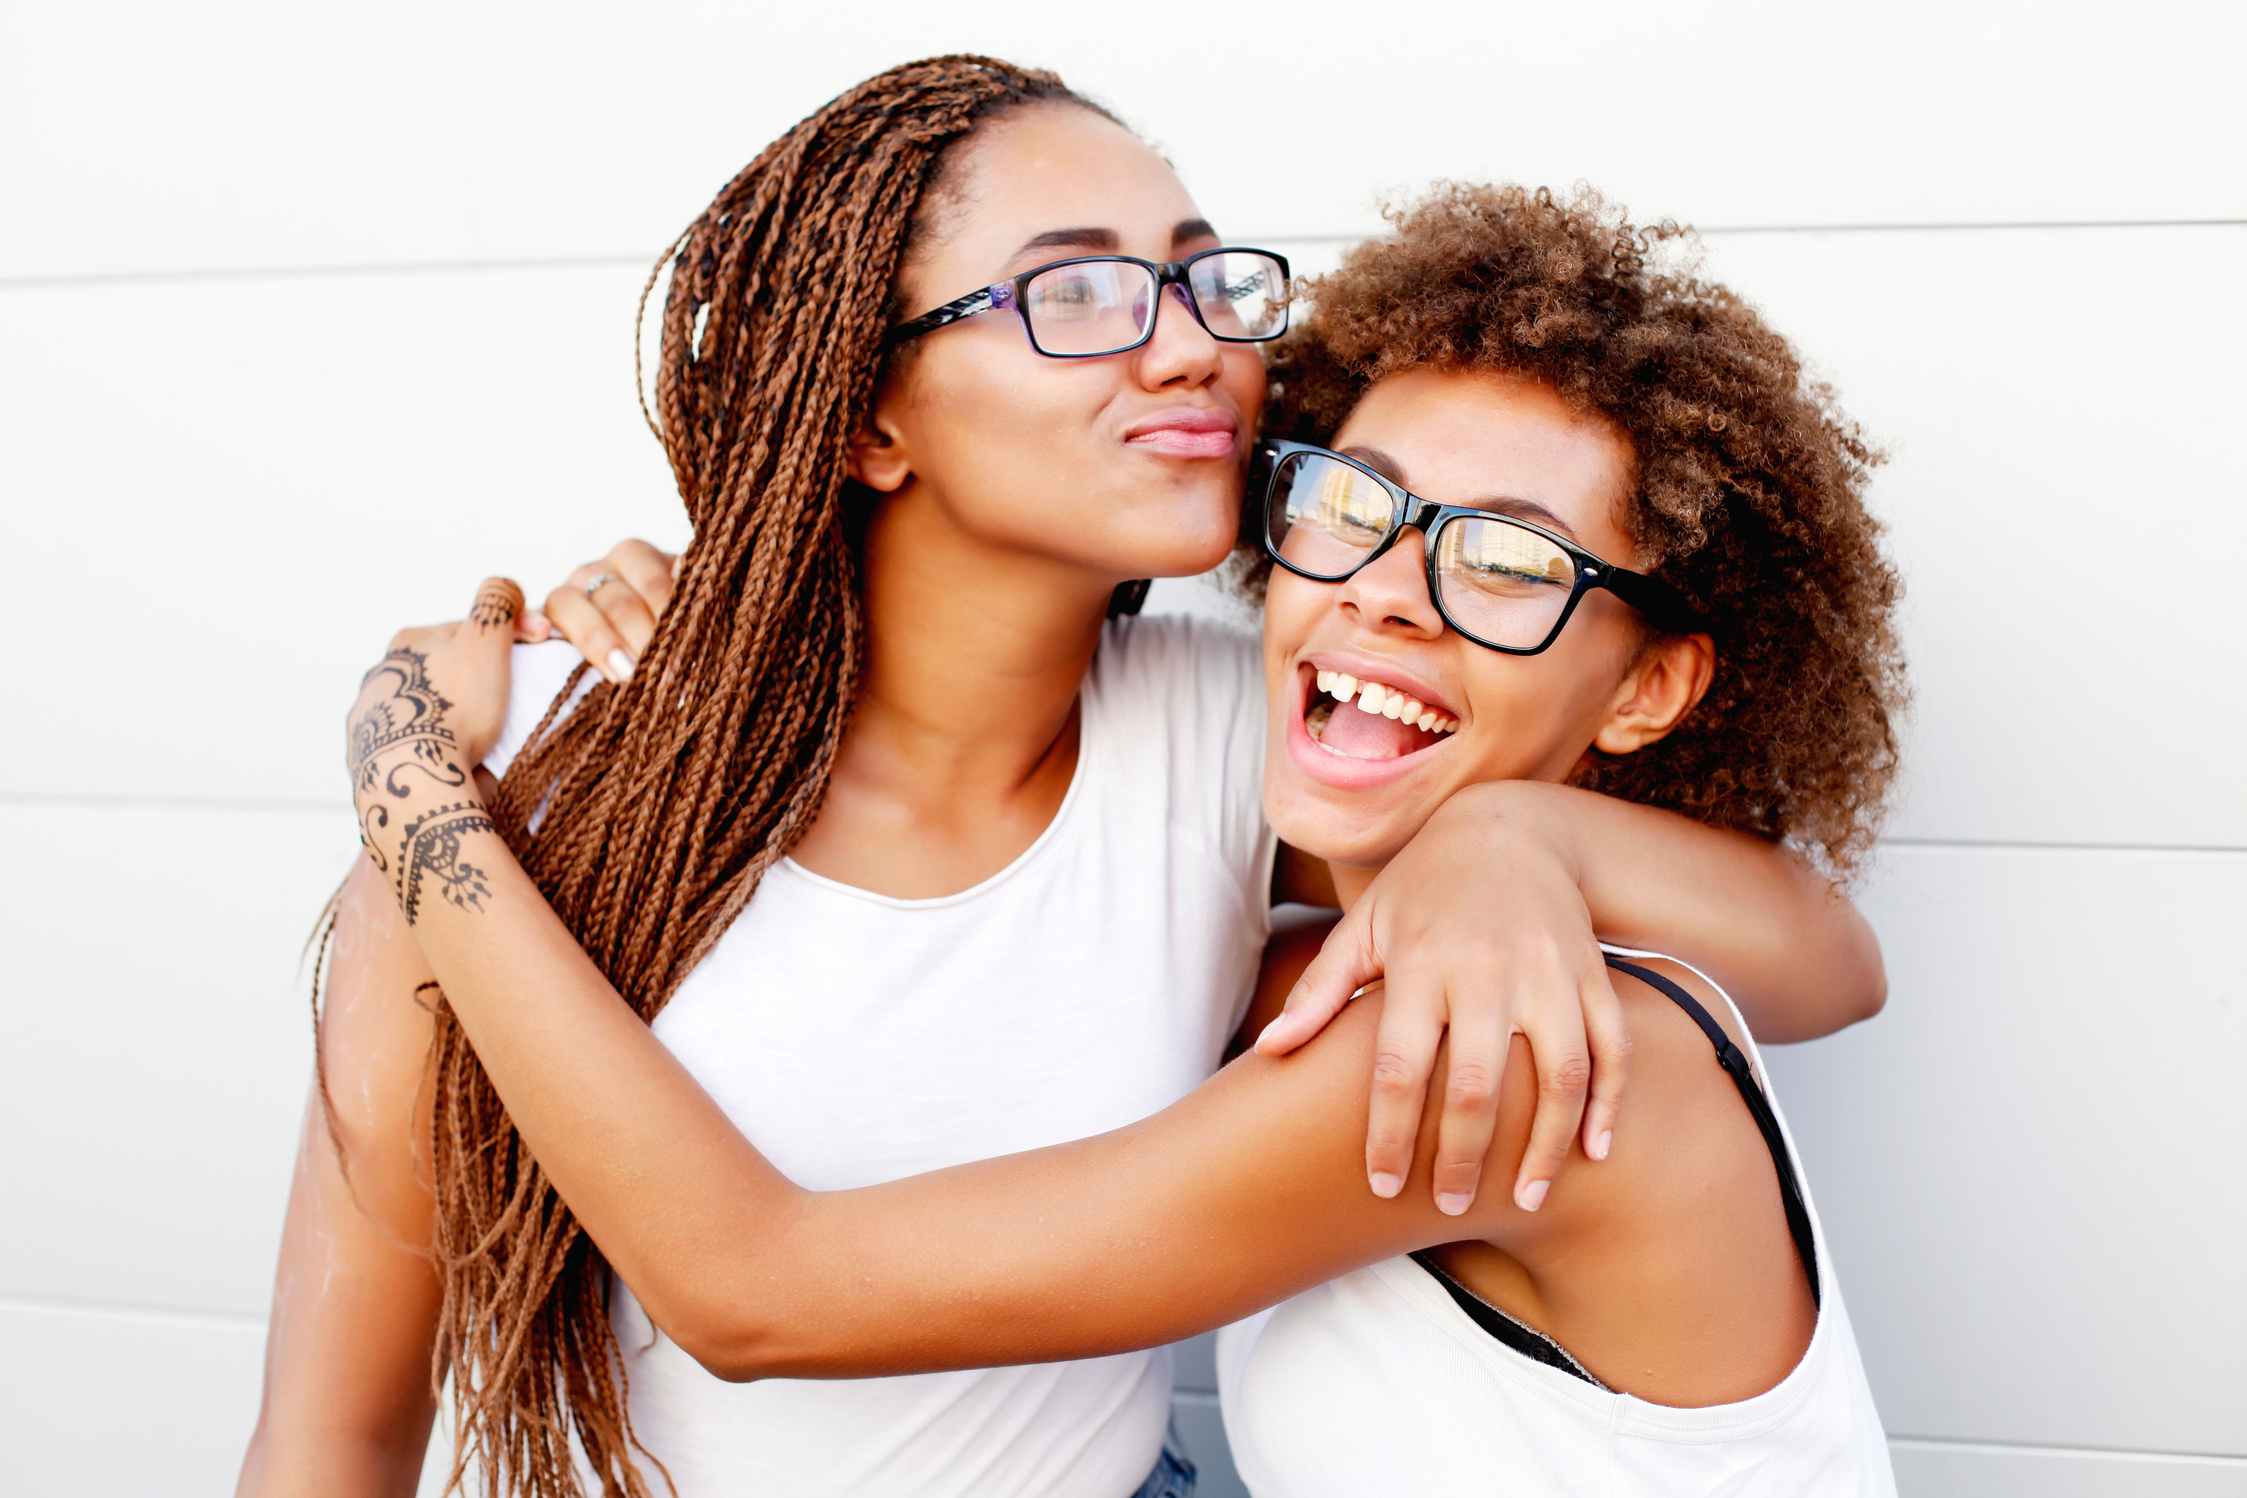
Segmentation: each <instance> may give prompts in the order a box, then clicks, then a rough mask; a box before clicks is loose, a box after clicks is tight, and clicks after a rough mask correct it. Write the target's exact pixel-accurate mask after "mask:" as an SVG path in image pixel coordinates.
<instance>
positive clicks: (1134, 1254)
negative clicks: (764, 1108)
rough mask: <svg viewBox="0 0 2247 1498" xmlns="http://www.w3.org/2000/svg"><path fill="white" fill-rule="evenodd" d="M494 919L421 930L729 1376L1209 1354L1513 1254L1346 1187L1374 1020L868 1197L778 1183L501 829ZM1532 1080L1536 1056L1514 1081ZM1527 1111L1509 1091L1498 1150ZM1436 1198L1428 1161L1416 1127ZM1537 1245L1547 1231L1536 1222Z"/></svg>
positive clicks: (491, 844) (534, 1120) (600, 1235)
mask: <svg viewBox="0 0 2247 1498" xmlns="http://www.w3.org/2000/svg"><path fill="white" fill-rule="evenodd" d="M457 857H458V858H459V859H460V860H461V861H463V862H464V863H466V864H471V865H473V866H474V867H475V869H476V870H477V872H478V874H479V875H480V876H481V881H482V883H483V885H484V887H485V890H486V893H485V895H484V896H483V897H482V898H481V899H480V900H479V902H478V904H479V905H480V907H481V909H480V910H477V909H468V908H464V907H460V906H455V905H452V904H449V903H447V902H443V901H429V902H424V903H423V904H422V905H420V906H419V908H418V913H417V916H416V921H415V925H414V932H415V934H416V936H417V937H418V939H419V941H420V943H421V945H422V947H423V949H424V951H425V952H427V953H428V955H429V957H430V959H431V963H432V966H433V967H434V969H435V970H436V972H437V974H438V977H439V979H440V980H441V981H442V982H443V984H444V987H445V995H446V999H447V1001H448V1002H449V1003H450V1004H451V1006H452V1009H453V1011H454V1013H455V1014H456V1015H458V1016H459V1018H460V1020H461V1023H462V1024H463V1025H464V1026H465V1027H466V1029H467V1031H468V1034H469V1038H470V1039H471V1040H472V1041H473V1043H474V1044H475V1045H476V1048H477V1053H478V1055H479V1056H480V1057H481V1058H482V1060H483V1062H484V1066H485V1069H486V1071H487V1073H488V1074H489V1075H490V1076H491V1078H492V1081H493V1083H494V1085H495V1086H496V1087H497V1088H498V1090H499V1093H500V1095H501V1097H502V1098H504V1099H505V1100H506V1102H507V1105H508V1111H509V1114H510V1116H511V1117H512V1118H513V1119H514V1121H515V1124H516V1127H517V1128H518V1129H520V1130H521V1131H522V1133H523V1135H524V1137H525V1139H526V1140H527V1142H528V1143H529V1145H530V1148H531V1150H532V1152H533V1153H534V1154H536V1155H537V1157H538V1159H539V1162H540V1163H541V1165H543V1166H544V1167H545V1169H546V1170H547V1172H548V1174H549V1175H550V1176H551V1177H552V1179H553V1180H554V1182H555V1185H556V1186H557V1188H558V1189H559V1190H560V1191H561V1193H562V1195H563V1197H564V1198H565V1199H566V1200H567V1201H568V1202H569V1203H570V1207H571V1210H572V1211H573V1212H575V1213H576V1215H577V1217H578V1220H579V1221H580V1222H581V1223H583V1224H584V1225H585V1227H586V1229H587V1231H588V1232H589V1233H591V1235H592V1236H593V1239H594V1241H595V1242H596V1243H597V1244H598V1245H599V1246H600V1249H601V1251H602V1253H603V1254H604V1255H605V1256H606V1257H607V1258H608V1260H609V1262H610V1263H611V1264H612V1265H613V1266H614V1267H615V1269H616V1270H617V1272H618V1273H619V1274H620V1275H621V1276H622V1277H623V1279H624V1281H625V1283H627V1284H628V1285H630V1286H631V1287H632V1290H633V1292H634V1294H635V1295H637V1296H638V1297H639V1299H640V1301H641V1303H642V1304H643V1306H644V1307H645V1308H646V1309H647V1311H648V1313H649V1315H650V1316H651V1317H653V1319H654V1320H655V1322H656V1324H657V1325H659V1326H661V1327H662V1328H663V1329H664V1330H665V1332H666V1333H668V1334H669V1335H670V1336H671V1337H672V1338H673V1339H674V1340H676V1341H677V1342H678V1343H679V1344H680V1345H681V1346H682V1347H683V1348H684V1349H686V1351H688V1352H689V1353H690V1354H691V1355H693V1356H694V1357H695V1358H697V1359H698V1360H699V1361H701V1362H702V1363H703V1364H704V1366H706V1367H708V1368H709V1369H710V1370H711V1371H712V1372H714V1373H717V1374H718V1375H719V1376H721V1377H726V1378H735V1379H742V1378H757V1377H775V1376H783V1377H828V1378H835V1377H864V1376H871V1375H878V1374H891V1373H904V1372H917V1371H926V1370H931V1369H939V1368H955V1367H979V1366H989V1365H995V1364H1006V1363H1015V1362H1026V1361H1041V1360H1047V1359H1055V1358H1068V1357H1088V1356H1096V1355H1100V1354H1104V1353H1110V1352H1117V1351H1122V1350H1125V1349H1129V1348H1137V1347H1147V1346H1153V1345H1157V1344H1160V1343H1163V1342H1167V1341H1171V1340H1174V1339H1176V1338H1178V1337H1180V1336H1185V1335H1188V1334H1191V1333H1194V1332H1199V1331H1205V1330H1208V1329H1209V1328H1211V1327H1214V1326H1218V1325H1222V1324H1224V1323H1225V1322H1227V1321H1230V1320H1234V1319H1237V1318H1238V1317H1239V1316H1241V1315H1244V1314H1246V1313H1248V1312H1249V1311H1252V1310H1255V1309H1257V1308H1258V1307H1261V1306H1264V1305H1268V1304H1271V1303H1273V1302H1274V1301H1277V1300H1280V1299H1283V1298H1285V1297H1286V1296H1288V1295H1290V1294H1293V1293H1295V1292H1297V1291H1299V1290H1302V1289H1305V1288H1308V1287H1309V1286H1311V1285H1314V1284H1318V1283H1320V1282H1322V1281H1324V1280H1327V1279H1331V1278H1332V1277H1334V1276H1335V1275H1337V1274H1340V1273H1343V1272H1345V1271H1347V1270H1349V1269H1351V1268H1354V1267H1356V1266H1358V1265H1361V1264H1364V1263H1368V1262H1371V1261H1372V1260H1375V1259H1379V1258H1384V1257H1387V1256H1389V1255H1392V1254H1395V1253H1397V1252H1400V1251H1402V1250H1405V1249H1409V1248H1416V1247H1423V1246H1427V1245H1429V1244H1434V1243H1440V1242H1448V1241H1452V1240H1454V1239H1458V1238H1460V1237H1463V1236H1482V1237H1503V1236H1505V1235H1506V1234H1508V1233H1510V1232H1513V1231H1516V1230H1518V1229H1519V1228H1520V1225H1521V1223H1522V1222H1523V1221H1524V1219H1525V1214H1522V1213H1520V1212H1519V1211H1518V1210H1517V1209H1515V1208H1514V1207H1513V1206H1512V1205H1511V1204H1510V1203H1508V1202H1506V1201H1505V1200H1504V1198H1502V1197H1500V1196H1499V1195H1498V1194H1496V1193H1491V1194H1489V1197H1488V1200H1487V1203H1486V1204H1485V1205H1484V1206H1482V1207H1479V1208H1478V1209H1476V1211H1475V1212H1474V1213H1472V1214H1470V1215H1469V1216H1468V1217H1466V1218H1464V1219H1461V1218H1454V1217H1447V1216H1444V1215H1442V1214H1441V1213H1439V1212H1437V1211H1436V1210H1435V1208H1434V1205H1433V1203H1432V1201H1431V1199H1430V1196H1429V1194H1428V1193H1427V1192H1424V1191H1415V1192H1408V1193H1405V1194H1404V1195H1403V1196H1402V1197H1400V1198H1398V1199H1396V1200H1387V1201H1385V1200H1382V1199H1380V1198H1378V1197H1375V1196H1372V1195H1371V1194H1370V1193H1368V1192H1366V1191H1365V1190H1364V1189H1363V1187H1362V1184H1361V1175H1360V1172H1361V1168H1362V1167H1361V1160H1362V1153H1361V1151H1362V1140H1363V1137H1364V1128H1365V1114H1366V1097H1365V1087H1364V1073H1365V1067H1366V1065H1367V1063H1368V1057H1369V1055H1370V1053H1371V1049H1372V1043H1373V1032H1374V1028H1375V1026H1376V1024H1377V1023H1378V1014H1377V1012H1376V1011H1377V1009H1378V1002H1377V1001H1375V1000H1369V1001H1367V1002H1365V1003H1362V1004H1360V1005H1358V1006H1355V1007H1354V1009H1353V1011H1352V1012H1351V1013H1349V1014H1346V1015H1344V1016H1343V1017H1342V1018H1341V1019H1339V1020H1338V1021H1337V1022H1336V1023H1335V1024H1334V1025H1333V1026H1331V1027H1330V1029H1331V1032H1332V1033H1331V1034H1330V1035H1329V1036H1328V1037H1327V1038H1325V1039H1322V1040H1321V1042H1320V1043H1319V1044H1317V1045H1315V1046H1310V1047H1306V1048H1304V1049H1303V1050H1301V1051H1300V1052H1298V1053H1297V1054H1296V1055H1293V1056H1290V1057H1287V1058H1284V1059H1279V1060H1273V1059H1270V1058H1265V1057H1259V1056H1253V1055H1252V1056H1247V1057H1244V1058H1242V1059H1241V1060H1240V1061H1238V1062H1236V1063H1235V1064H1234V1065H1232V1066H1231V1067H1228V1068H1227V1069H1226V1070H1225V1071H1224V1072H1223V1073H1222V1074H1220V1075H1219V1077H1218V1078H1217V1079H1215V1080H1214V1081H1212V1082H1210V1083H1209V1084H1207V1085H1205V1086H1204V1087H1203V1088H1202V1089H1200V1090H1199V1091H1197V1092H1196V1093H1195V1094H1193V1095H1192V1096H1191V1097H1189V1098H1187V1099H1186V1100H1185V1101H1183V1102H1181V1103H1179V1104H1177V1105H1175V1106H1174V1107H1172V1108H1170V1109H1168V1110H1166V1111H1165V1112H1163V1113H1162V1114H1159V1115H1157V1116H1156V1117H1155V1118H1153V1119H1149V1120H1146V1121H1144V1122H1142V1123H1139V1124H1136V1125H1133V1126H1132V1127H1130V1128H1126V1129H1122V1130H1118V1131H1116V1132H1114V1133H1110V1134H1105V1135H1101V1136H1098V1137H1096V1138H1093V1139H1089V1140H1082V1141H1079V1142H1076V1143H1073V1144H1067V1145H1061V1146H1058V1147H1055V1148H1051V1149H1045V1150H1038V1151H1033V1152H1030V1153H1027V1154H1022V1155H1015V1156H1009V1157H1007V1158H1004V1159H1000V1160H992V1161H982V1162H978V1163H976V1164H972V1165H966V1166H961V1167H958V1168H956V1169H953V1170H947V1171H940V1172H935V1173H932V1174H929V1175H925V1176H917V1177H913V1178H910V1179H907V1180H903V1181H896V1182H891V1183H888V1184H885V1185H881V1186H874V1187H868V1188H864V1189H861V1190H855V1191H842V1192H826V1193H820V1192H808V1191H804V1190H801V1189H800V1188H798V1187H796V1186H794V1185H793V1184H791V1183H790V1182H789V1181H787V1180H786V1179H785V1178H784V1177H783V1176H782V1175H781V1174H780V1173H779V1172H778V1171H777V1170H775V1169H774V1168H773V1167H772V1166H771V1165H770V1164H769V1163H768V1162H767V1161H766V1160H765V1159H764V1158H763V1156H761V1155H760V1154H759V1153H758V1152H757V1151H756V1149H755V1148H754V1147H753V1146H752V1145H751V1144H750V1142H749V1141H748V1140H747V1139H745V1138H744V1137H743V1136H742V1135H741V1133H740V1131H739V1130H737V1129H736V1128H735V1127H734V1126H733V1124H732V1122H731V1120H729V1119H728V1118H727V1117H726V1116H725V1114H724V1112H723V1111H722V1110H720V1109H719V1107H718V1106H717V1104H716V1103H715V1102H714V1101H713V1100H712V1099H711V1098H710V1096H709V1095H708V1093H706V1092H705V1091H704V1090H703V1089H702V1087H701V1086H700V1084H698V1083H697V1082H696V1081H695V1080H694V1078H693V1077H692V1076H691V1075H690V1074H689V1073H688V1072H687V1071H686V1070H685V1069H684V1068H683V1067H682V1066H681V1065H680V1064H679V1063H678V1061H677V1060H676V1059H675V1058H674V1057H673V1056H672V1055H671V1053H670V1052H669V1051H668V1050H666V1049H665V1048H664V1046H663V1045H662V1043H661V1042H659V1041H658V1040H656V1039H655V1037H654V1035H653V1034H652V1033H651V1032H650V1031H649V1030H648V1029H647V1027H646V1026H645V1025H644V1024H642V1023H641V1022H640V1021H639V1019H638V1018H637V1017H636V1016H635V1015H634V1014H633V1013H632V1012H631V1010H630V1009H629V1008H627V1007H626V1005H625V1004H624V1002H623V1001H622V1000H621V999H620V998H619V997H618V996H617V995H616V993H615V990H614V989H613V988H612V987H611V986H610V985H609V983H608V982H607V980H606V979H605V978H604V977H603V976H602V975H601V974H600V972H599V971H598V970H597V969H596V968H595V967H594V966H593V964H592V963H591V961H590V960H589V959H587V958H586V957H585V955H584V953H583V951H582V949H581V948H580V947H579V946H578V944H577V943H576V941H575V940H574V939H573V938H572V937H571V936H570V934H569V932H568V930H567V929H566V928H564V927H563V926H562V925H561V923H560V921H559V920H558V919H557V918H556V917H555V916H554V915H553V914H552V912H551V910H550V909H549V907H548V906H547V905H546V904H545V902H544V901H543V900H542V899H541V898H540V896H539V894H538V891H537V889H536V887H535V886H533V885H532V884H531V883H530V881H529V880H528V879H527V878H526V877H525V876H524V875H523V874H522V873H521V871H520V868H519V867H518V866H517V865H516V864H515V863H514V861H513V859H512V858H511V856H510V855H509V853H508V851H507V849H506V847H505V845H504V844H503V843H502V842H501V841H500V840H499V838H498V837H497V836H496V834H493V833H490V832H484V831H470V832H467V833H464V834H463V836H462V838H461V842H460V846H459V848H458V851H457ZM1519 1065H1520V1068H1521V1070H1522V1071H1523V1072H1524V1073H1526V1067H1527V1058H1526V1056H1521V1057H1520V1058H1519ZM1531 1102H1532V1096H1531V1094H1530V1092H1529V1090H1528V1089H1527V1088H1526V1087H1516V1088H1515V1089H1514V1101H1513V1103H1512V1104H1511V1106H1510V1107H1509V1110H1508V1113H1509V1115H1510V1116H1509V1117H1507V1118H1505V1119H1503V1120H1502V1127H1501V1137H1500V1150H1501V1153H1503V1152H1504V1151H1505V1150H1507V1149H1509V1148H1510V1149H1512V1150H1514V1151H1516V1152H1518V1150H1519V1148H1520V1147H1521V1143H1522V1141H1523V1140H1524V1139H1526V1137H1527V1133H1528V1112H1529V1108H1530V1105H1531ZM1424 1133H1425V1135H1426V1138H1425V1139H1424V1141H1423V1144H1422V1148H1421V1150H1420V1164H1419V1167H1418V1170H1419V1175H1420V1178H1421V1180H1422V1182H1423V1184H1424V1182H1425V1179H1426V1174H1427V1170H1428V1163H1429V1160H1430V1159H1431V1158H1432V1154H1433V1149H1434V1131H1433V1127H1432V1125H1431V1127H1429V1128H1428V1129H1426V1130H1424ZM1543 1225H1548V1226H1552V1227H1555V1228H1557V1227H1558V1226H1559V1223H1558V1222H1557V1221H1555V1220H1550V1219H1548V1222H1547V1223H1546V1224H1543Z"/></svg>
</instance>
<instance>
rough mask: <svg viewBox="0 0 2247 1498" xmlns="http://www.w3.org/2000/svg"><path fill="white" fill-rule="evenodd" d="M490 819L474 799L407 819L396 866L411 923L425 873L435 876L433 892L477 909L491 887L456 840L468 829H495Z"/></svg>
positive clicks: (400, 897) (400, 896)
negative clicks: (409, 820)
mask: <svg viewBox="0 0 2247 1498" xmlns="http://www.w3.org/2000/svg"><path fill="white" fill-rule="evenodd" d="M496 831H498V829H497V828H496V827H494V826H493V825H492V819H491V817H490V816H489V815H487V814H486V813H485V811H484V808H483V806H482V805H481V804H480V803H478V802H475V801H455V802H453V803H451V804H450V805H446V806H439V807H434V808H432V809H431V810H429V811H426V812H424V813H422V814H421V815H420V816H419V817H417V818H415V819H414V820H413V821H411V822H409V823H407V824H406V831H405V837H404V841H403V846H402V848H401V850H400V857H399V864H400V867H399V870H398V902H399V904H400V905H401V906H402V907H403V908H404V910H405V912H406V924H407V925H409V926H411V925H412V924H413V923H414V917H415V916H416V915H418V914H419V913H420V910H421V881H422V877H423V876H424V875H428V876H430V877H432V878H434V879H435V880H436V883H437V893H439V894H440V895H442V896H444V897H445V899H446V900H447V901H448V902H450V903H451V904H452V905H453V906H454V907H455V908H457V909H460V910H464V911H469V912H473V913H475V914H478V915H481V914H482V913H483V909H484V901H485V900H486V899H488V898H490V896H491V887H490V886H489V885H487V884H486V883H485V882H484V871H483V870H482V869H479V868H477V867H476V866H475V865H474V864H472V863H470V862H469V861H468V860H467V859H466V858H465V857H463V856H462V855H461V848H460V840H461V839H462V838H463V837H465V836H466V835H467V834H469V833H471V832H496Z"/></svg>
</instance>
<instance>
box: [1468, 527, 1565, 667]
mask: <svg viewBox="0 0 2247 1498" xmlns="http://www.w3.org/2000/svg"><path fill="white" fill-rule="evenodd" d="M1436 576H1437V578H1438V580H1439V581H1440V583H1441V585H1442V587H1443V603H1444V607H1445V608H1446V609H1447V610H1449V611H1450V612H1451V613H1452V614H1453V615H1455V616H1456V617H1457V618H1458V620H1459V623H1460V625H1461V626H1462V627H1463V628H1465V629H1467V630H1468V631H1469V632H1471V633H1473V634H1476V635H1479V636H1481V637H1483V638H1484V639H1487V640H1490V641H1492V642H1494V643H1496V644H1500V645H1512V646H1519V647H1523V648H1527V647H1529V646H1532V645H1535V644H1537V643H1538V642H1539V641H1541V640H1543V639H1544V638H1545V636H1546V635H1547V634H1548V633H1550V632H1551V630H1552V627H1553V623H1554V621H1555V620H1557V619H1558V618H1559V617H1560V612H1561V610H1562V609H1563V608H1565V607H1567V605H1568V596H1569V594H1570V593H1571V592H1572V591H1573V590H1574V588H1575V586H1576V564H1575V563H1574V562H1573V561H1571V560H1570V559H1569V556H1568V553H1567V552H1565V551H1563V550H1561V549H1560V547H1559V546H1557V545H1555V544H1554V543H1553V542H1551V541H1549V540H1547V539H1546V538H1545V537H1543V536H1541V535H1539V534H1538V533H1537V532H1535V531H1533V530H1530V529H1528V528H1527V527H1525V526H1519V525H1514V524H1512V523H1510V522H1508V521H1504V520H1497V519H1491V520H1476V519H1458V520H1453V521H1452V522H1450V523H1449V524H1448V525H1446V526H1444V528H1443V536H1442V539H1441V540H1440V541H1439V542H1438V543H1437V547H1436Z"/></svg>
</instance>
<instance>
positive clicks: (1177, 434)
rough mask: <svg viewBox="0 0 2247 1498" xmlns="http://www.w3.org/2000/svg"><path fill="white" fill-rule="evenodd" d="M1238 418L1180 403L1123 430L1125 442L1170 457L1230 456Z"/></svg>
mask: <svg viewBox="0 0 2247 1498" xmlns="http://www.w3.org/2000/svg"><path fill="white" fill-rule="evenodd" d="M1239 431H1240V422H1239V419H1238V418H1236V417H1235V416H1234V415H1233V414H1232V413H1231V412H1230V411H1219V410H1214V409H1212V408H1210V407H1206V406H1182V407H1178V408H1176V409H1173V410H1170V411H1165V412H1163V413H1162V414H1161V415H1160V416H1155V417H1150V418H1149V419H1148V420H1146V421H1142V422H1140V423H1138V424H1137V425H1135V426H1133V427H1132V428H1131V430H1130V431H1128V432H1126V433H1124V442H1125V444H1126V445H1127V446H1131V447H1141V448H1147V449H1150V450H1152V451H1154V452H1158V453H1161V454H1163V455H1164V456H1165V457H1172V458H1229V457H1231V456H1232V455H1233V444H1234V438H1235V436H1236V435H1237V434H1238V433H1239Z"/></svg>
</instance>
